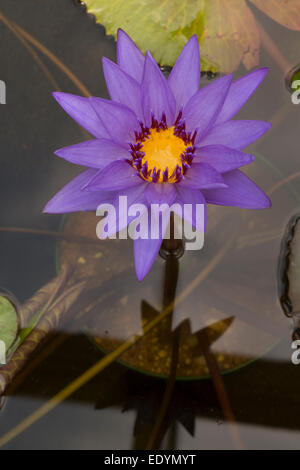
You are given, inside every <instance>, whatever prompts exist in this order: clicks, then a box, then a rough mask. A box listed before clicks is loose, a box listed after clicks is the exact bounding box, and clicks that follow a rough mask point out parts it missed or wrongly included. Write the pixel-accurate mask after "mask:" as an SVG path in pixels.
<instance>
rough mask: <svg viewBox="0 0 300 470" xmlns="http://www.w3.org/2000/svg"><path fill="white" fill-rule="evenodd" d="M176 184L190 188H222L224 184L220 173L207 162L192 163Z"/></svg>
mask: <svg viewBox="0 0 300 470" xmlns="http://www.w3.org/2000/svg"><path fill="white" fill-rule="evenodd" d="M178 185H180V186H183V187H188V188H192V189H201V188H206V189H210V188H223V187H224V186H226V185H225V183H224V180H223V178H222V176H221V175H220V173H218V172H217V171H216V170H215V169H214V168H213V167H212V166H210V165H208V164H207V163H193V164H192V166H191V168H189V169H188V170H187V172H186V174H185V176H184V179H183V180H182V181H180V183H178Z"/></svg>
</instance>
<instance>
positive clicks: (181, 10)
mask: <svg viewBox="0 0 300 470" xmlns="http://www.w3.org/2000/svg"><path fill="white" fill-rule="evenodd" d="M85 3H86V5H87V10H88V12H89V13H92V14H94V15H95V16H96V19H97V21H98V22H99V23H102V24H103V25H104V26H105V28H106V32H107V34H112V35H114V37H116V34H117V30H118V28H122V29H124V30H125V31H126V32H127V33H128V34H129V35H130V36H131V37H132V38H133V40H134V41H135V42H136V43H137V45H138V46H139V47H140V49H141V50H142V51H143V52H144V53H145V52H146V50H150V51H151V52H152V54H153V55H154V57H155V59H156V61H157V62H158V63H160V64H161V65H174V63H175V61H176V58H177V57H178V55H179V54H180V52H181V50H182V48H183V46H184V45H185V43H186V42H187V40H188V38H189V37H191V36H192V35H193V34H197V35H198V38H199V39H200V38H201V37H202V35H203V32H204V7H205V0H127V1H124V0H85ZM202 66H203V68H204V69H206V70H211V71H215V70H216V65H215V64H214V63H213V61H212V60H210V59H209V58H208V57H205V56H203V57H202Z"/></svg>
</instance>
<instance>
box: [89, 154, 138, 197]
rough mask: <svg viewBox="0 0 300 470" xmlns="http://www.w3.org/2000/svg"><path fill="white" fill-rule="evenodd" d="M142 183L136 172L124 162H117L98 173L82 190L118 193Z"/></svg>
mask: <svg viewBox="0 0 300 470" xmlns="http://www.w3.org/2000/svg"><path fill="white" fill-rule="evenodd" d="M140 182H141V178H140V177H139V176H138V174H137V172H136V170H134V169H133V168H132V166H130V165H129V163H128V162H126V161H124V160H117V161H115V162H113V163H110V164H109V165H107V166H106V167H105V168H103V170H100V171H98V172H97V174H96V175H95V176H94V178H92V179H91V180H90V181H89V182H88V183H87V184H86V185H85V186H83V187H82V189H85V190H86V191H118V190H121V189H126V188H130V187H131V186H137V185H139V184H140Z"/></svg>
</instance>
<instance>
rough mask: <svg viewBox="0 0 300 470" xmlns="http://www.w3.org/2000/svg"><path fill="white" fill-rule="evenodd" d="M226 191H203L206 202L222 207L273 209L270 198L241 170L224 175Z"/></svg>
mask: <svg viewBox="0 0 300 470" xmlns="http://www.w3.org/2000/svg"><path fill="white" fill-rule="evenodd" d="M223 177H224V181H225V183H226V184H227V185H228V188H226V189H211V190H205V191H203V194H204V197H205V199H206V201H207V202H208V203H210V204H218V205H221V206H235V207H243V208H245V209H266V208H268V207H271V201H270V199H269V198H268V196H267V195H266V194H265V193H264V192H263V191H262V190H261V189H260V188H259V187H258V186H256V184H255V183H254V182H253V181H251V179H250V178H248V176H246V175H245V174H244V173H242V172H241V171H239V170H233V171H230V172H229V173H225V174H224V175H223Z"/></svg>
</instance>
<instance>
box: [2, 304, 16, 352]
mask: <svg viewBox="0 0 300 470" xmlns="http://www.w3.org/2000/svg"><path fill="white" fill-rule="evenodd" d="M17 331H18V316H17V312H16V309H15V307H14V305H13V304H12V302H11V301H10V300H9V299H7V298H6V297H0V340H1V341H4V343H5V346H6V350H7V349H8V348H9V347H10V346H11V344H12V343H13V342H14V340H15V338H16V335H17Z"/></svg>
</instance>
